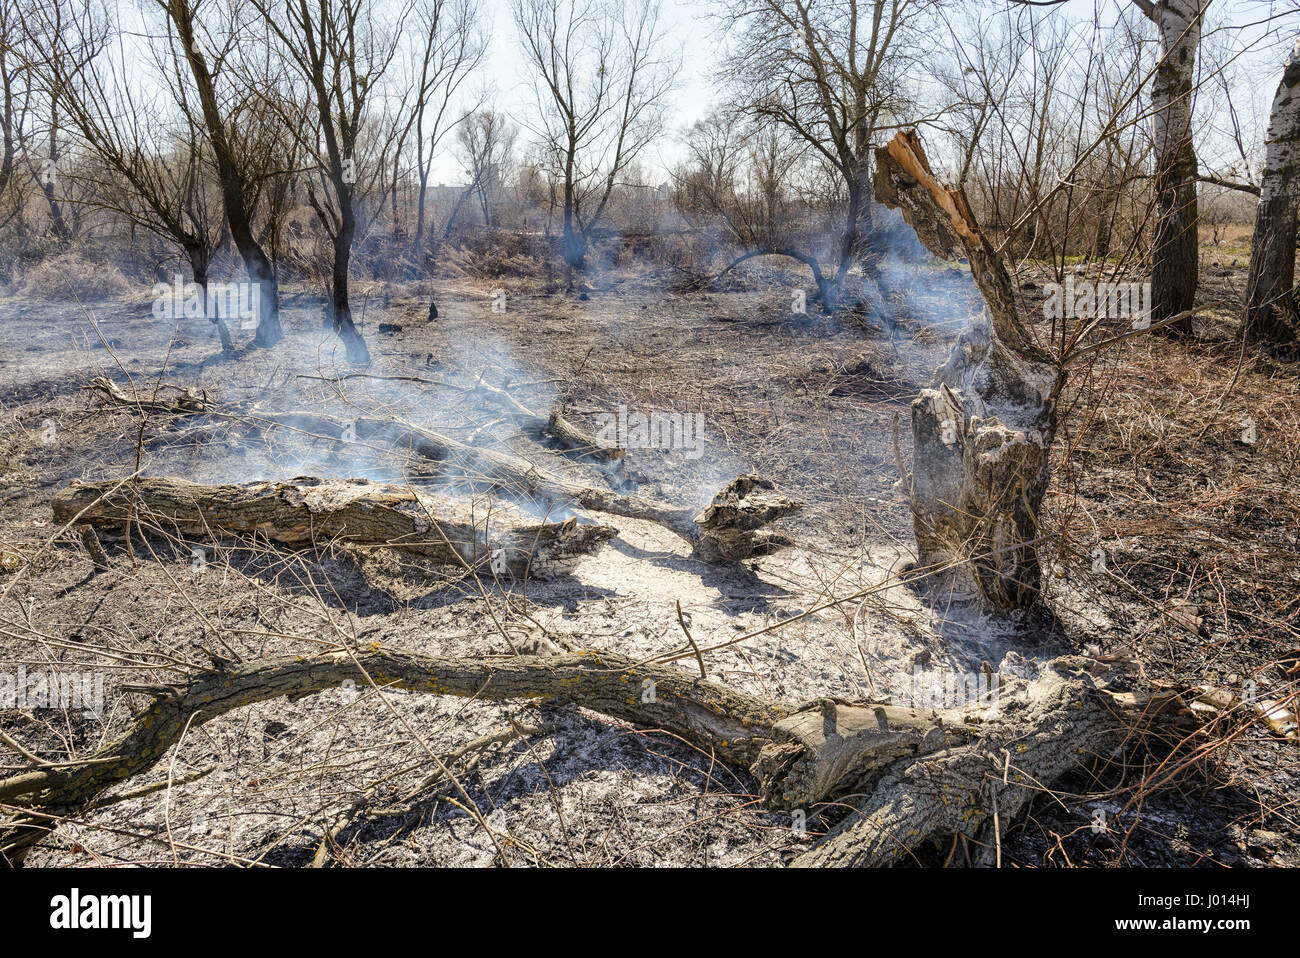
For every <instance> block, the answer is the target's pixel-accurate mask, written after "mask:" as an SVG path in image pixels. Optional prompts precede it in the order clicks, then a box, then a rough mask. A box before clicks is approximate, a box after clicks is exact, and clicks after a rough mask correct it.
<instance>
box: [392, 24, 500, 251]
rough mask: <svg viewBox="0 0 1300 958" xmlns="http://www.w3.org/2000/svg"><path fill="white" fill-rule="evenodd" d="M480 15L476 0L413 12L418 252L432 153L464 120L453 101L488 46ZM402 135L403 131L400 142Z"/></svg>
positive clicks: (415, 243)
mask: <svg viewBox="0 0 1300 958" xmlns="http://www.w3.org/2000/svg"><path fill="white" fill-rule="evenodd" d="M478 19H479V9H478V7H477V5H476V4H475V3H474V0H424V2H423V3H421V4H420V5H418V6H417V7H416V8H415V11H414V17H413V21H414V24H415V30H413V31H412V32H413V34H414V41H413V43H412V45H411V49H410V50H409V51H408V55H409V56H410V58H411V59H412V61H413V69H412V71H411V72H412V73H413V75H414V77H413V82H412V85H411V94H412V104H411V106H410V108H409V109H410V114H409V115H410V118H411V123H413V124H414V130H413V132H414V139H415V170H416V177H417V180H418V183H419V185H418V187H417V191H416V211H415V235H414V238H413V239H412V241H411V248H412V249H413V250H414V251H415V252H416V253H417V255H423V254H424V253H425V252H426V250H425V247H426V245H427V244H426V236H427V235H428V234H426V229H425V219H426V218H427V209H428V191H429V172H430V170H431V168H432V166H433V158H434V155H435V154H436V153H437V151H438V146H439V144H440V143H441V142H442V139H443V137H444V136H446V134H447V131H448V130H449V129H451V128H452V127H453V126H455V125H456V123H458V122H460V121H461V120H462V119H463V117H462V116H460V115H459V114H458V113H457V111H456V109H455V107H454V104H455V103H456V99H457V96H458V94H459V91H460V89H461V86H462V85H463V83H464V81H465V79H466V78H467V77H468V76H469V75H470V74H471V73H473V72H474V71H475V70H476V69H477V68H478V67H479V65H480V64H481V63H482V62H483V56H484V54H485V52H486V49H487V37H486V35H485V34H484V33H483V31H481V30H480V29H479V28H478V27H477V26H476V25H475V24H476V22H477V21H478ZM408 130H409V127H408ZM406 135H407V131H406V130H404V131H403V132H402V135H401V139H402V140H403V141H404V140H405V137H406Z"/></svg>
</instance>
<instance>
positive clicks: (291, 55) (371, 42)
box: [253, 0, 406, 363]
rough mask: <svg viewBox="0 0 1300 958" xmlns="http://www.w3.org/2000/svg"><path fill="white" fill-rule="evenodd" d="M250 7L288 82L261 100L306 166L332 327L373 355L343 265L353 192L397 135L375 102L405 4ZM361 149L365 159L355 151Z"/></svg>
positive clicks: (351, 231) (369, 181) (351, 349)
mask: <svg viewBox="0 0 1300 958" xmlns="http://www.w3.org/2000/svg"><path fill="white" fill-rule="evenodd" d="M253 3H254V5H255V6H256V7H257V9H258V10H259V11H260V12H261V14H262V17H263V19H264V21H265V23H266V25H267V27H268V28H269V30H270V31H271V33H272V34H273V35H274V36H275V38H276V39H277V40H278V41H279V53H280V55H281V56H282V57H283V61H284V63H285V66H286V67H287V69H288V77H287V83H286V85H285V87H284V88H283V89H280V90H275V91H266V92H264V93H263V96H264V97H265V98H266V99H267V102H268V104H269V105H271V106H272V107H273V108H274V109H276V110H278V111H279V112H280V113H281V116H282V118H283V120H284V123H285V126H286V128H287V129H288V130H290V131H291V132H292V133H293V135H294V136H295V137H296V139H297V141H298V143H299V145H300V146H301V148H302V151H303V154H304V157H305V158H306V162H307V163H308V164H309V165H310V166H311V167H312V172H311V173H310V174H309V178H308V181H307V199H308V202H309V204H310V205H311V207H312V209H313V210H314V211H315V213H316V217H317V219H318V220H319V222H320V224H321V226H322V227H323V228H324V230H325V232H326V233H327V234H328V235H329V237H330V242H331V245H332V247H333V254H334V255H333V270H332V279H331V305H332V320H333V326H334V331H335V332H336V333H338V335H339V338H340V339H342V340H343V344H344V346H345V348H346V351H347V358H348V360H349V361H350V362H354V363H365V362H369V360H370V352H369V350H368V349H367V348H366V344H365V340H364V339H362V337H361V334H360V333H359V332H358V331H357V328H356V325H355V324H354V323H353V321H352V309H351V305H350V303H349V299H348V268H349V264H350V263H351V259H352V245H353V242H354V241H355V239H356V237H357V231H358V225H359V224H358V217H357V208H356V197H357V194H358V193H359V192H364V191H365V190H366V189H367V188H368V187H370V186H373V185H374V183H375V181H376V180H377V179H378V177H379V176H380V175H381V173H382V170H383V166H384V160H385V157H387V156H389V155H390V153H389V151H390V150H391V149H392V148H393V146H394V145H395V143H396V142H397V139H398V136H399V133H400V126H399V125H398V124H397V123H396V122H395V121H394V120H393V119H392V117H388V116H382V115H380V109H379V107H381V106H382V102H380V101H381V98H380V87H381V83H382V81H383V79H384V76H385V73H386V72H387V71H388V69H389V67H390V66H392V64H393V62H394V59H395V58H396V54H397V49H398V43H399V41H400V38H401V30H402V24H403V22H404V19H405V15H406V10H401V11H398V12H397V13H396V14H395V15H392V16H388V15H387V13H388V11H387V9H386V8H384V7H382V6H381V5H380V4H377V3H374V2H372V0H318V2H314V3H313V2H309V0H285V2H283V3H272V2H268V0H253ZM299 96H301V98H302V99H301V100H300V99H299ZM377 103H378V105H379V106H378V107H377V106H376V104H377ZM304 104H305V105H304ZM363 131H364V132H365V133H366V134H367V136H366V137H365V139H366V142H365V143H363ZM363 148H364V149H365V151H366V153H367V156H362V150H363Z"/></svg>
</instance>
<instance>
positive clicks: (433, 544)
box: [52, 479, 616, 579]
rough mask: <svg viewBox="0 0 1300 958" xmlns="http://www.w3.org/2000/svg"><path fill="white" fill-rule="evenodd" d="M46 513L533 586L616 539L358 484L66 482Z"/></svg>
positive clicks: (595, 528)
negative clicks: (371, 550)
mask: <svg viewBox="0 0 1300 958" xmlns="http://www.w3.org/2000/svg"><path fill="white" fill-rule="evenodd" d="M52 505H53V509H54V517H55V519H57V520H58V521H60V522H68V521H71V520H72V519H73V518H74V517H77V516H78V515H80V518H79V520H78V521H79V522H81V523H84V524H87V525H91V526H101V527H103V526H111V527H118V528H121V527H122V525H123V523H124V522H126V521H127V520H128V518H130V519H131V520H132V521H137V522H141V523H146V524H150V525H160V526H162V527H164V528H168V529H170V528H175V529H177V530H179V531H180V532H182V533H185V534H189V535H193V534H211V533H214V532H235V533H244V534H250V533H251V534H258V535H261V536H264V537H265V538H267V539H269V540H271V541H273V542H281V543H284V544H286V545H293V546H304V545H321V546H324V545H334V544H337V545H345V546H373V545H382V546H387V547H390V548H394V549H404V550H408V551H412V552H416V553H419V554H420V555H423V556H426V557H428V558H430V559H433V560H434V561H436V562H441V563H445V564H447V565H453V566H457V567H460V568H468V569H473V568H475V567H476V566H478V565H479V564H480V563H488V564H490V567H491V570H492V572H493V573H496V574H506V575H512V576H523V575H525V574H527V575H531V576H533V577H534V578H539V579H547V578H554V577H556V576H560V575H564V574H567V573H568V572H570V571H572V568H573V567H574V566H576V565H577V563H578V562H579V561H581V559H582V558H583V557H584V556H587V555H591V554H592V553H594V552H596V551H597V550H599V548H600V546H601V545H602V544H603V543H605V542H607V541H608V540H609V539H611V538H613V537H614V535H615V534H616V530H615V529H613V528H611V527H610V526H605V525H597V524H594V523H579V522H578V521H577V520H576V519H569V520H567V521H565V522H542V523H538V522H530V521H528V520H527V518H526V517H521V516H519V515H517V514H512V513H511V512H510V511H507V510H503V509H500V508H492V509H489V508H486V507H484V506H481V505H480V506H479V507H477V508H476V507H475V505H474V504H473V503H466V502H463V501H461V500H449V499H445V498H443V497H439V496H432V495H428V494H425V493H422V492H415V491H412V490H410V489H406V488H403V487H401V486H388V485H383V484H380V483H373V482H368V481H365V480H360V479H351V480H346V479H337V480H321V479H294V480H291V481H289V482H254V483H245V484H242V485H236V484H227V485H203V484H201V483H196V482H187V481H185V480H182V479H136V480H134V481H131V482H127V483H117V482H74V483H73V484H72V485H70V486H68V487H67V488H65V489H62V490H60V491H59V492H58V493H57V494H56V495H55V497H54V500H53V503H52ZM83 510H84V511H83Z"/></svg>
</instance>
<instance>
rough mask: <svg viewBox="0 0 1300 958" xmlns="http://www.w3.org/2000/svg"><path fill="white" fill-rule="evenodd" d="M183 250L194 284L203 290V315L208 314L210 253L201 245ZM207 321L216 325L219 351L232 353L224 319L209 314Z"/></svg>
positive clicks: (231, 345)
mask: <svg viewBox="0 0 1300 958" xmlns="http://www.w3.org/2000/svg"><path fill="white" fill-rule="evenodd" d="M185 252H186V256H188V257H189V261H190V270H191V271H192V272H193V273H194V284H195V285H196V286H198V288H199V289H201V290H202V291H203V315H204V316H208V314H209V312H210V311H211V310H210V308H209V302H208V262H209V260H210V258H211V254H210V253H209V251H208V250H205V249H202V248H201V247H191V248H189V249H187V250H186V251H185ZM209 321H210V322H211V323H213V324H214V325H215V326H216V327H217V336H218V337H219V338H220V340H221V351H222V352H223V353H225V354H226V355H227V356H229V355H231V354H232V353H234V351H235V341H234V340H233V339H231V338H230V327H229V326H227V325H226V321H225V320H224V319H222V317H220V316H209Z"/></svg>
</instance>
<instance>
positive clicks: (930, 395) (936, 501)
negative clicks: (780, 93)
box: [876, 133, 1061, 610]
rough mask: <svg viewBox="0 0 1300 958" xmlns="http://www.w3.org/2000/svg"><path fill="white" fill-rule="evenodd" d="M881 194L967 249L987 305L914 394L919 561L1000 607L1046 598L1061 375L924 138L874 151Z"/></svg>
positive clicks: (958, 589) (924, 227) (948, 582)
mask: <svg viewBox="0 0 1300 958" xmlns="http://www.w3.org/2000/svg"><path fill="white" fill-rule="evenodd" d="M876 170H877V173H876V176H877V179H876V195H877V196H878V197H879V198H880V200H881V201H882V202H884V203H886V204H887V205H889V206H893V207H897V208H899V209H901V210H902V212H903V216H904V218H905V219H906V220H907V222H908V223H909V224H910V225H911V226H912V227H913V228H914V229H915V230H916V232H917V236H918V237H919V238H920V239H921V241H922V243H924V244H925V245H926V246H927V247H928V248H929V249H930V250H931V251H932V252H933V253H935V255H937V256H941V257H944V258H954V257H956V256H958V255H962V256H965V257H966V259H967V260H968V261H969V263H970V268H971V273H972V275H973V276H974V279H975V282H976V285H977V286H978V287H979V290H980V293H981V294H982V295H983V298H984V302H985V305H986V307H987V309H986V311H985V315H984V316H983V317H981V318H980V319H979V320H976V321H975V322H973V323H972V325H971V327H970V328H969V329H968V330H966V332H964V333H962V335H961V336H960V337H959V338H958V340H957V343H956V345H955V346H954V347H953V350H952V353H951V354H950V355H949V357H948V360H947V362H946V363H944V365H943V366H942V367H940V369H939V370H938V373H937V374H936V376H935V379H934V382H933V384H932V385H931V386H930V388H928V389H923V390H921V392H920V394H919V395H918V396H917V397H916V399H915V400H914V401H913V402H912V443H913V466H912V476H911V508H912V516H913V528H914V530H915V534H916V543H917V556H918V565H919V566H920V567H921V568H929V569H933V570H935V572H936V576H937V577H939V578H940V579H941V580H942V584H943V585H944V586H945V587H946V588H948V589H949V590H951V591H952V592H954V593H955V594H956V595H957V596H958V597H961V598H977V597H978V598H982V599H983V600H984V601H985V602H987V603H988V604H989V605H990V606H992V607H993V608H995V609H998V610H1017V609H1025V608H1027V607H1029V606H1031V605H1032V604H1033V603H1034V602H1035V601H1036V600H1037V598H1038V593H1039V578H1040V570H1039V564H1038V553H1037V550H1036V540H1037V537H1038V510H1039V506H1040V505H1041V503H1042V500H1043V494H1044V493H1045V492H1046V490H1047V483H1048V480H1049V478H1050V468H1049V462H1048V453H1049V450H1050V448H1051V443H1052V438H1053V436H1054V435H1055V431H1056V410H1055V396H1056V393H1057V390H1058V389H1059V388H1060V385H1061V382H1060V377H1059V375H1058V373H1057V371H1056V369H1054V368H1053V366H1052V365H1051V364H1050V363H1049V362H1048V360H1047V357H1046V356H1044V355H1043V354H1042V353H1041V351H1039V350H1038V349H1037V348H1036V347H1035V346H1034V344H1033V343H1032V341H1031V339H1030V337H1029V334H1028V332H1027V330H1026V329H1025V327H1024V325H1023V323H1022V322H1021V320H1020V317H1019V314H1018V312H1017V308H1016V301H1015V289H1014V286H1013V285H1012V282H1011V277H1010V275H1009V274H1008V273H1007V270H1006V267H1005V265H1004V264H1003V262H1002V260H1001V258H1000V257H999V255H998V254H997V251H996V250H994V249H993V247H992V245H991V244H990V243H989V241H988V239H987V238H986V237H985V236H984V235H983V234H982V233H981V232H980V228H979V224H978V223H977V222H976V221H975V217H974V215H973V214H972V213H971V210H970V205H969V203H968V202H967V200H966V196H965V193H964V192H963V191H962V190H961V189H960V188H958V189H945V188H944V187H942V186H940V185H939V184H938V183H937V182H936V181H935V179H934V176H933V174H932V173H931V170H930V165H929V162H928V161H927V160H926V157H925V152H924V150H923V149H922V147H921V143H920V141H919V140H918V139H917V138H916V136H915V135H914V134H909V133H899V134H898V135H897V136H896V137H895V138H894V139H893V140H892V141H891V142H890V143H889V144H888V145H887V146H885V147H883V148H882V149H880V150H879V151H878V152H877V160H876Z"/></svg>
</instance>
